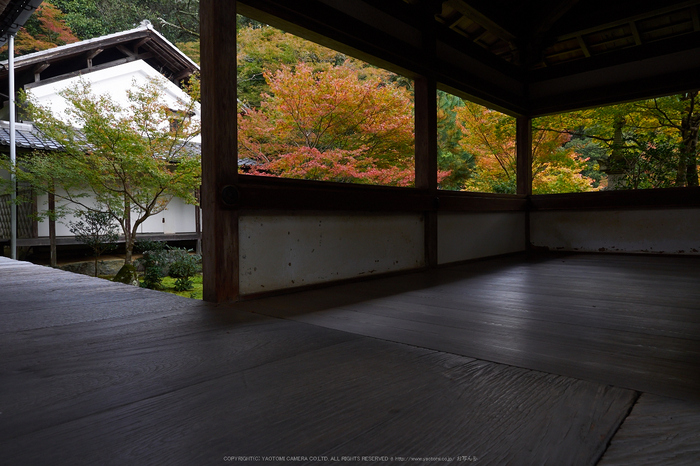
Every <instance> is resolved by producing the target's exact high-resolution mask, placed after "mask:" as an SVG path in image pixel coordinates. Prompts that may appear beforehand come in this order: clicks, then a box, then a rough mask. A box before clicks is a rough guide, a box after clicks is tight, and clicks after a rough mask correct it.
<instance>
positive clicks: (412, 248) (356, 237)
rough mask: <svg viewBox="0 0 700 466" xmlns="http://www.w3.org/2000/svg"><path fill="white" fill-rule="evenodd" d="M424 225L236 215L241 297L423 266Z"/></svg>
mask: <svg viewBox="0 0 700 466" xmlns="http://www.w3.org/2000/svg"><path fill="white" fill-rule="evenodd" d="M423 225H424V224H423V219H422V216H420V215H392V216H381V215H279V216H264V215H249V216H241V217H240V219H239V237H240V245H239V248H240V249H239V254H240V290H241V294H251V293H257V292H263V291H271V290H277V289H282V288H292V287H296V286H303V285H309V284H314V283H321V282H326V281H332V280H340V279H344V278H353V277H361V276H364V275H370V274H379V273H385V272H393V271H398V270H406V269H413V268H418V267H422V266H423V265H424V263H425V261H424V244H425V241H424V226H423Z"/></svg>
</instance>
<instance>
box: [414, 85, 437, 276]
mask: <svg viewBox="0 0 700 466" xmlns="http://www.w3.org/2000/svg"><path fill="white" fill-rule="evenodd" d="M414 105H415V118H416V121H415V124H416V188H418V189H423V190H426V191H427V193H428V195H429V196H430V197H431V198H432V199H433V202H434V203H433V209H431V210H428V211H425V212H424V219H425V265H426V266H428V267H434V266H436V265H437V254H438V240H437V235H438V218H437V214H438V213H437V210H438V207H439V206H438V192H437V86H436V83H435V80H434V79H430V78H425V77H421V78H418V79H416V82H415V102H414Z"/></svg>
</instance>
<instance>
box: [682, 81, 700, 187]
mask: <svg viewBox="0 0 700 466" xmlns="http://www.w3.org/2000/svg"><path fill="white" fill-rule="evenodd" d="M696 97H698V92H693V93H690V94H686V95H685V96H684V98H685V99H686V100H687V101H688V105H687V107H686V108H685V115H684V116H683V118H682V119H681V138H682V141H683V142H682V143H681V144H682V145H681V150H680V157H679V159H678V169H677V171H676V186H698V165H697V147H698V132H699V130H700V114H698V113H695V107H696V106H695V99H696Z"/></svg>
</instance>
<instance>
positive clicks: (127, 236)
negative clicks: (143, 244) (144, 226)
mask: <svg viewBox="0 0 700 466" xmlns="http://www.w3.org/2000/svg"><path fill="white" fill-rule="evenodd" d="M124 226H125V228H124V265H126V264H131V262H132V255H133V251H134V236H136V232H132V231H131V203H130V202H129V199H128V198H127V197H126V195H124Z"/></svg>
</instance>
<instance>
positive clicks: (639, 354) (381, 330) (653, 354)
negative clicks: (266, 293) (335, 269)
mask: <svg viewBox="0 0 700 466" xmlns="http://www.w3.org/2000/svg"><path fill="white" fill-rule="evenodd" d="M241 308H246V305H245V304H244V305H243V306H241ZM247 309H249V310H251V311H253V312H259V313H263V314H266V315H270V316H275V317H282V318H287V319H293V320H296V321H300V322H306V323H310V324H314V325H320V326H325V327H328V328H334V329H339V330H344V331H348V332H353V333H358V334H361V335H366V336H372V337H376V338H381V339H384V340H389V341H397V342H402V343H407V344H411V345H416V346H420V347H424V348H431V349H435V350H439V351H446V352H450V353H455V354H461V355H466V356H470V357H475V358H479V359H484V360H488V361H494V362H499V363H504V364H510V365H514V366H519V367H526V368H529V369H535V370H541V371H544V372H550V373H554V374H560V375H566V376H569V377H576V378H580V379H586V380H591V381H597V382H601V383H606V384H611V385H615V386H619V387H624V388H629V389H633V390H637V391H641V392H649V393H654V394H657V395H662V396H671V397H678V398H683V399H698V400H700V258H698V257H668V256H658V257H657V256H624V255H594V254H591V255H584V254H579V255H547V256H536V257H534V258H529V259H528V258H526V257H517V258H512V257H509V258H500V259H492V260H488V261H481V262H474V263H470V264H467V265H462V266H457V267H448V268H444V269H441V270H438V271H435V272H430V273H417V274H413V275H410V276H403V277H393V278H389V279H383V280H376V281H372V282H365V283H359V284H351V285H345V286H340V287H333V288H328V289H324V290H314V291H311V292H304V293H298V294H295V295H291V296H282V297H278V298H272V299H267V300H265V303H264V305H263V304H262V303H255V302H253V303H250V304H248V307H247Z"/></svg>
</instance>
